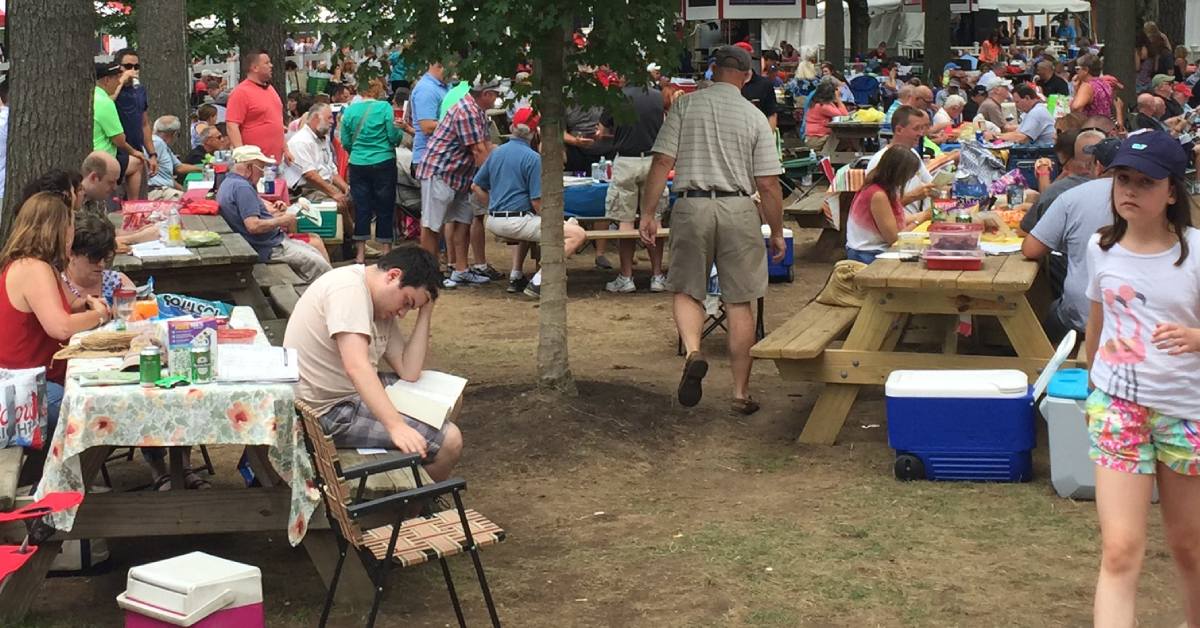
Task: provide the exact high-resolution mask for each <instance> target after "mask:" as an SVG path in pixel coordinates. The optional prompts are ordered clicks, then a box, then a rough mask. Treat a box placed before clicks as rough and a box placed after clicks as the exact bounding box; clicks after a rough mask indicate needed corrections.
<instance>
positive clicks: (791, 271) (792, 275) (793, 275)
mask: <svg viewBox="0 0 1200 628" xmlns="http://www.w3.org/2000/svg"><path fill="white" fill-rule="evenodd" d="M795 280H796V271H795V270H794V269H793V268H792V267H791V266H788V271H787V277H785V278H784V281H786V282H788V283H792V282H793V281H795Z"/></svg>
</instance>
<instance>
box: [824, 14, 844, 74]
mask: <svg viewBox="0 0 1200 628" xmlns="http://www.w3.org/2000/svg"><path fill="white" fill-rule="evenodd" d="M825 60H826V61H828V62H829V63H831V64H833V67H835V68H838V69H839V70H840V69H841V68H843V67H845V66H846V14H845V13H844V12H843V11H842V0H828V1H827V2H826V3H825Z"/></svg>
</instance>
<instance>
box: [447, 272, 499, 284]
mask: <svg viewBox="0 0 1200 628" xmlns="http://www.w3.org/2000/svg"><path fill="white" fill-rule="evenodd" d="M450 281H453V282H455V283H459V284H464V283H466V284H484V283H488V282H489V281H491V279H489V278H488V276H487V275H484V274H482V273H479V272H477V271H475V270H471V269H467V270H465V271H457V270H456V271H454V272H453V273H450Z"/></svg>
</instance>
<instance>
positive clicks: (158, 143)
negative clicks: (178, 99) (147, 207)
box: [146, 116, 203, 201]
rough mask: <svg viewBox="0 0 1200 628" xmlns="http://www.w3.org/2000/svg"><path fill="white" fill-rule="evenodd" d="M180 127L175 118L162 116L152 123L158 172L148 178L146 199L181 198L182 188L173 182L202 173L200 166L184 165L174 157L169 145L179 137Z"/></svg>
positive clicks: (169, 199)
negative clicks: (183, 175) (191, 174)
mask: <svg viewBox="0 0 1200 628" xmlns="http://www.w3.org/2000/svg"><path fill="white" fill-rule="evenodd" d="M180 128H181V125H180V123H179V118H176V117H175V116H162V117H161V118H159V119H157V120H155V121H154V154H155V157H156V159H157V160H158V171H157V172H155V173H154V176H152V177H150V181H148V182H147V185H148V186H149V188H150V193H149V194H147V195H146V198H147V199H149V200H152V201H171V200H175V199H178V198H183V187H182V186H180V185H179V182H178V181H176V180H175V177H176V176H177V175H180V174H187V173H189V172H202V171H203V169H202V168H201V167H200V166H194V165H191V164H185V163H183V162H182V161H180V160H179V157H177V156H175V151H173V150H171V144H172V143H173V142H174V141H175V139H176V138H178V137H179V129H180Z"/></svg>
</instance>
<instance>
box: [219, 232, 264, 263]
mask: <svg viewBox="0 0 1200 628" xmlns="http://www.w3.org/2000/svg"><path fill="white" fill-rule="evenodd" d="M221 243H222V244H224V245H225V248H226V250H228V251H229V262H230V263H232V264H254V263H257V262H258V251H255V250H254V247H252V246H250V243H249V242H247V241H246V238H243V237H242V236H241V235H239V234H236V233H224V234H221Z"/></svg>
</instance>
